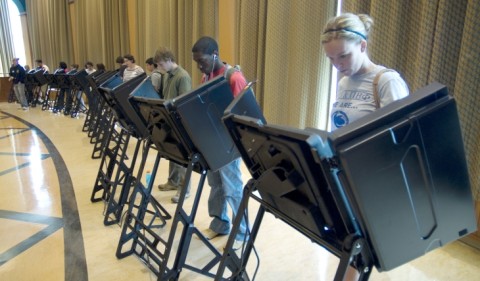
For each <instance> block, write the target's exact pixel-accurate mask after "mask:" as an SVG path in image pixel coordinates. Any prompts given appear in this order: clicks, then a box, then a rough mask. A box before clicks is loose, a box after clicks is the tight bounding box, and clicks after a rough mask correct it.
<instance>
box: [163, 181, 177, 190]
mask: <svg viewBox="0 0 480 281" xmlns="http://www.w3.org/2000/svg"><path fill="white" fill-rule="evenodd" d="M158 189H160V191H169V190H177V189H178V186H176V185H173V184H171V183H169V182H167V183H163V184H159V185H158Z"/></svg>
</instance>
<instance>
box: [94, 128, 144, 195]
mask: <svg viewBox="0 0 480 281" xmlns="http://www.w3.org/2000/svg"><path fill="white" fill-rule="evenodd" d="M129 141H130V134H129V133H128V132H127V131H126V130H123V129H122V130H120V132H117V131H115V130H114V129H112V132H111V134H110V137H109V140H108V142H107V144H106V145H105V149H104V152H103V157H102V161H101V162H100V168H99V170H98V174H97V179H96V181H95V185H94V187H93V191H92V196H91V198H90V201H92V202H98V201H108V200H110V198H109V197H110V195H111V191H112V188H113V187H114V186H116V185H118V184H119V182H120V175H121V174H122V173H124V172H126V171H127V170H128V167H126V165H125V158H126V151H127V148H128V143H129ZM137 146H138V144H137ZM115 172H116V173H115ZM98 193H101V195H100V196H99V195H98Z"/></svg>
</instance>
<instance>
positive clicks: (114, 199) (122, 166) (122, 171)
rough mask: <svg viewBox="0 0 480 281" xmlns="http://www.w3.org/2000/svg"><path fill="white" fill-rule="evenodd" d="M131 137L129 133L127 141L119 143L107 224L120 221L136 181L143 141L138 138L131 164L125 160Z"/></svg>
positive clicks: (106, 217) (108, 201) (108, 203)
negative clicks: (136, 167)
mask: <svg viewBox="0 0 480 281" xmlns="http://www.w3.org/2000/svg"><path fill="white" fill-rule="evenodd" d="M129 138H130V136H129V135H127V137H126V139H127V140H125V142H124V143H122V144H119V146H120V147H121V149H120V154H121V156H120V158H119V162H118V163H117V161H115V163H116V164H117V169H116V175H115V179H114V180H113V182H112V183H111V189H110V193H109V194H108V200H107V206H106V210H105V217H104V221H103V223H104V224H105V225H112V224H115V223H120V220H121V216H122V212H123V208H124V206H125V204H126V203H127V199H128V195H129V194H130V189H131V186H132V184H133V183H134V180H135V178H134V176H133V172H134V168H135V164H136V161H137V155H138V152H139V150H140V146H141V145H142V141H140V140H137V144H136V145H135V151H134V152H133V158H132V161H131V164H130V166H128V165H127V164H126V162H125V160H126V159H127V148H128V143H129V141H128V139H129ZM118 187H120V193H118V192H117V189H118Z"/></svg>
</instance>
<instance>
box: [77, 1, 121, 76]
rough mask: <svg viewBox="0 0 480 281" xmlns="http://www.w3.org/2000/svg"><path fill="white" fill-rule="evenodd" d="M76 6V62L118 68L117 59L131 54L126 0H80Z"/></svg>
mask: <svg viewBox="0 0 480 281" xmlns="http://www.w3.org/2000/svg"><path fill="white" fill-rule="evenodd" d="M73 5H75V6H74V10H75V15H74V16H73V17H72V18H73V19H74V21H73V29H74V30H75V32H74V34H76V36H75V38H73V42H75V61H76V62H77V63H79V64H80V65H81V66H83V64H84V63H85V62H86V61H92V62H93V63H103V64H105V66H106V67H107V69H115V68H117V65H116V64H115V59H116V58H117V57H118V56H123V55H125V54H127V53H129V52H130V46H129V27H128V14H127V1H126V0H101V1H98V0H77V1H75V3H74V4H73Z"/></svg>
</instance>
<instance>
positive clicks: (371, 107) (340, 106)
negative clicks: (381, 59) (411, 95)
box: [331, 65, 408, 131]
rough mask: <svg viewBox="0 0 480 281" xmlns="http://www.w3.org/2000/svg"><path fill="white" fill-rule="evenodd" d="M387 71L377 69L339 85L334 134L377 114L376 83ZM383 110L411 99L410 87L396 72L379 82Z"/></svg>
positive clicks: (347, 78) (346, 79)
mask: <svg viewBox="0 0 480 281" xmlns="http://www.w3.org/2000/svg"><path fill="white" fill-rule="evenodd" d="M383 69H385V67H384V66H379V65H377V66H376V67H375V69H374V70H372V71H370V72H368V73H365V74H361V75H353V76H345V77H343V78H341V79H340V81H339V82H338V90H337V100H336V101H335V103H334V104H333V107H332V113H331V119H332V131H333V130H336V129H338V128H341V127H343V126H346V125H348V124H350V123H352V122H353V121H355V120H358V119H359V118H361V117H363V116H365V115H367V114H369V113H371V112H373V111H375V109H376V106H375V99H374V97H373V79H375V76H376V75H377V73H378V72H380V71H381V70H383ZM377 90H378V96H379V98H380V107H383V106H385V105H387V104H389V103H391V102H393V101H394V100H398V99H401V98H404V97H406V96H407V95H408V86H407V84H406V83H405V81H404V80H403V79H402V77H400V74H398V72H395V71H387V72H384V73H383V74H382V75H381V76H380V80H379V82H378V89H377Z"/></svg>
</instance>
